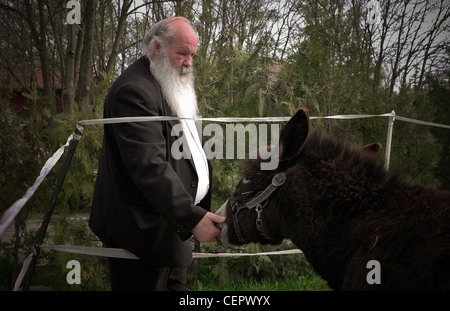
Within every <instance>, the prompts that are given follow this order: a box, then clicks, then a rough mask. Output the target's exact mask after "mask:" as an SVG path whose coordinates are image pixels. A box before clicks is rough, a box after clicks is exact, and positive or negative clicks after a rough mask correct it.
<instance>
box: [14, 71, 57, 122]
mask: <svg viewBox="0 0 450 311" xmlns="http://www.w3.org/2000/svg"><path fill="white" fill-rule="evenodd" d="M52 81H53V102H54V105H55V112H56V114H60V113H63V112H64V108H63V102H62V83H61V74H60V73H59V72H55V74H54V75H53V79H52ZM33 83H35V84H36V86H37V89H38V92H39V93H40V94H42V93H43V90H44V81H43V79H42V70H41V68H36V69H35V70H34V72H22V73H19V74H16V75H15V78H13V79H11V82H10V86H11V87H12V89H13V97H12V99H11V103H12V104H13V105H14V106H15V107H16V109H17V112H19V113H20V111H22V110H23V108H24V107H25V105H26V102H27V98H26V97H25V96H23V94H22V93H24V92H26V91H27V90H31V89H32V85H33Z"/></svg>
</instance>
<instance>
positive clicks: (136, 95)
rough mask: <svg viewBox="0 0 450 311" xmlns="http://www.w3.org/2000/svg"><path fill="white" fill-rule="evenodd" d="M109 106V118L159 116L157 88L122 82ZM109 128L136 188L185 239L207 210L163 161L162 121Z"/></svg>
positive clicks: (165, 156)
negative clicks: (193, 197) (194, 202)
mask: <svg viewBox="0 0 450 311" xmlns="http://www.w3.org/2000/svg"><path fill="white" fill-rule="evenodd" d="M110 109H111V110H110V111H111V117H128V116H129V117H136V116H159V115H163V110H162V98H161V94H160V91H159V89H158V88H156V87H152V86H148V84H145V85H144V83H141V84H124V85H122V86H120V87H119V88H118V89H116V91H115V92H114V93H113V98H112V107H111V108H110ZM112 127H113V133H114V138H115V141H116V143H117V146H118V149H119V152H120V155H121V158H122V160H123V162H124V166H125V168H126V170H127V171H128V172H127V173H128V174H129V176H130V177H131V179H132V180H133V182H134V183H135V185H136V187H137V188H138V189H139V190H140V192H141V193H142V194H143V195H144V197H145V198H146V199H147V202H148V204H149V206H151V207H152V208H153V209H154V210H156V211H157V212H158V213H159V214H160V215H161V217H162V218H163V219H164V220H165V221H166V222H167V223H169V224H170V225H172V226H173V228H174V230H175V231H176V232H177V234H178V236H179V237H180V238H181V239H182V240H183V241H184V240H186V239H188V238H189V237H190V236H191V235H192V234H191V231H192V229H193V228H194V227H195V226H196V225H197V223H198V222H199V221H200V220H201V219H202V218H203V216H204V215H205V214H206V212H207V211H206V210H205V209H203V208H201V207H199V206H195V205H193V200H192V198H191V195H190V194H189V193H188V192H187V191H186V190H185V188H184V185H183V182H182V180H181V179H180V177H179V176H178V175H177V173H176V172H175V171H174V169H173V168H172V166H171V165H170V163H169V162H168V160H167V159H168V157H169V156H170V155H168V154H167V148H166V137H165V136H164V133H163V131H164V127H163V122H160V121H150V122H132V123H118V124H113V125H112ZM165 135H170V133H165ZM169 150H170V148H169Z"/></svg>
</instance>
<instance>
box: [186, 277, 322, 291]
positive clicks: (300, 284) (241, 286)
mask: <svg viewBox="0 0 450 311" xmlns="http://www.w3.org/2000/svg"><path fill="white" fill-rule="evenodd" d="M188 290H189V291H329V290H330V288H329V287H328V285H327V283H326V282H325V281H324V280H323V279H321V278H320V277H318V276H316V275H314V274H303V275H297V276H291V277H286V278H284V279H280V280H270V281H262V282H254V281H253V282H238V283H230V284H225V285H217V283H214V282H212V283H208V284H204V283H202V282H201V281H198V282H197V284H195V285H193V286H191V287H190V288H188Z"/></svg>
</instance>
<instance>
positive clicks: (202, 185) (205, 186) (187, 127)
mask: <svg viewBox="0 0 450 311" xmlns="http://www.w3.org/2000/svg"><path fill="white" fill-rule="evenodd" d="M180 122H181V125H182V127H183V132H184V134H185V136H186V140H187V143H188V146H189V150H190V151H191V156H192V160H193V161H194V166H195V170H196V171H197V177H198V185H197V194H196V196H195V201H194V204H195V205H196V204H198V203H199V202H200V201H201V200H202V199H203V198H204V197H205V196H206V194H207V193H208V190H209V169H208V160H207V159H206V155H205V152H204V151H203V148H202V144H201V142H200V137H199V135H198V131H197V127H196V126H195V122H194V120H180Z"/></svg>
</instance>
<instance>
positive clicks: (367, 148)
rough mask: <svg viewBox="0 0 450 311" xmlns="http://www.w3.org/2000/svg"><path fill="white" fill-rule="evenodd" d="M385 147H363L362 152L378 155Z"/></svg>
mask: <svg viewBox="0 0 450 311" xmlns="http://www.w3.org/2000/svg"><path fill="white" fill-rule="evenodd" d="M381 148H383V146H382V145H381V144H379V143H373V144H368V145H365V146H362V147H361V151H365V152H370V153H378V152H379V151H380V150H381Z"/></svg>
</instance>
